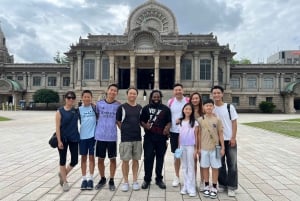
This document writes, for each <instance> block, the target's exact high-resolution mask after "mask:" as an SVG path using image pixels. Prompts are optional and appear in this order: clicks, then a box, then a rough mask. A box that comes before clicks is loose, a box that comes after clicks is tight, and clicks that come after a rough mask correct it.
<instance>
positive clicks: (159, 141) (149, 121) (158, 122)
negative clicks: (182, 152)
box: [140, 90, 171, 189]
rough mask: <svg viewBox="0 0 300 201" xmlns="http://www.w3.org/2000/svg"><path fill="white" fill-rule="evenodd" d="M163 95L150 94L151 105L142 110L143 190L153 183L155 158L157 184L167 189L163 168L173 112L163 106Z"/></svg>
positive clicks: (159, 92)
mask: <svg viewBox="0 0 300 201" xmlns="http://www.w3.org/2000/svg"><path fill="white" fill-rule="evenodd" d="M161 98H162V93H161V91H158V90H153V91H152V92H151V94H150V98H149V104H148V105H146V106H145V107H144V108H143V109H142V113H141V116H140V120H141V125H142V126H143V128H144V130H145V136H144V145H143V146H144V170H145V176H144V182H143V184H142V188H143V189H147V188H148V187H149V185H150V182H151V177H152V169H153V163H154V157H155V158H156V167H155V173H156V178H155V180H156V184H157V185H158V186H159V187H160V188H161V189H165V188H166V185H165V183H164V182H163V176H162V168H163V164H164V156H165V153H166V150H167V142H166V141H167V140H168V135H169V130H170V127H171V111H170V109H169V108H168V107H167V106H166V105H163V104H162V100H161Z"/></svg>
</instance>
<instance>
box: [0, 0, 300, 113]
mask: <svg viewBox="0 0 300 201" xmlns="http://www.w3.org/2000/svg"><path fill="white" fill-rule="evenodd" d="M2 38H4V35H3V34H2ZM4 45H5V43H4ZM0 47H1V46H0ZM5 52H7V51H5ZM234 54H235V53H234V52H232V51H231V50H230V49H229V45H220V44H219V42H218V40H217V37H216V36H215V35H213V34H212V33H209V34H201V35H200V34H197V35H195V34H188V35H181V34H179V32H178V27H177V22H176V17H175V16H174V14H173V12H172V11H171V10H170V9H169V8H168V7H166V6H164V5H162V4H160V3H159V2H157V1H155V0H147V1H145V3H144V4H142V5H140V6H138V7H137V8H135V9H134V10H133V11H132V12H131V13H130V15H129V17H128V21H127V27H126V30H125V32H124V34H122V35H110V34H108V35H91V34H89V35H88V36H87V38H79V41H78V43H77V44H75V45H72V46H71V47H70V50H69V51H68V52H67V53H66V55H67V56H68V59H69V61H70V63H69V66H65V65H58V64H14V63H13V62H9V61H7V60H6V61H2V63H1V61H0V73H1V80H0V102H3V101H4V102H5V101H10V99H9V98H8V97H9V96H10V97H11V96H12V97H16V100H18V98H22V99H25V100H26V101H27V102H30V101H31V100H32V98H31V97H32V94H33V93H34V91H35V90H36V89H38V88H41V87H43V88H52V89H55V90H57V91H58V92H59V93H60V94H61V95H62V94H63V92H65V91H66V90H75V91H76V93H77V94H78V95H80V92H81V91H82V90H84V89H90V90H92V91H93V93H94V97H95V99H99V98H101V97H102V96H103V94H104V92H105V90H106V88H107V86H108V85H109V84H110V83H117V84H118V85H119V87H120V93H119V94H120V95H119V99H120V100H124V99H125V96H124V95H125V91H126V90H125V89H127V88H128V87H129V86H136V87H137V88H138V89H142V90H144V89H145V90H146V91H147V92H150V90H151V89H160V90H162V91H163V94H164V97H165V98H164V100H165V101H166V100H167V99H168V98H169V97H171V96H172V91H171V89H172V86H173V84H174V83H182V84H183V85H184V86H185V92H186V94H187V95H188V94H190V93H191V92H194V91H199V92H200V93H201V94H202V95H203V98H208V97H209V96H210V88H211V87H212V86H213V85H222V86H223V87H224V88H225V89H226V94H225V101H226V102H232V103H234V104H235V105H236V107H237V109H238V110H239V111H258V105H259V103H260V102H261V101H272V102H274V103H275V104H276V106H277V110H278V111H281V112H293V110H294V105H296V106H297V105H298V106H299V107H300V104H299V103H300V101H299V100H298V99H300V97H299V95H298V93H299V89H298V88H299V87H298V82H299V78H300V76H299V73H300V66H299V65H296V64H294V65H278V64H276V65H275V64H273V65H272V64H251V65H235V66H231V65H230V61H231V59H232V57H233V56H234ZM6 58H11V56H9V55H8V52H7V55H6ZM38 77H39V78H38ZM11 82H16V83H19V84H20V87H19V88H20V89H18V90H19V91H18V90H15V89H12V86H13V84H12V83H11ZM1 83H6V85H5V86H4V84H2V85H1ZM8 85H9V86H10V88H9V87H8ZM1 86H2V87H1ZM8 88H9V89H8ZM289 90H291V91H289ZM12 92H13V93H15V94H16V95H11V94H12ZM3 94H6V95H4V96H3ZM148 94H149V93H148ZM140 96H141V97H139V101H141V103H143V102H142V101H143V99H142V95H140ZM17 97H18V98H17ZM7 99H8V100H7ZM299 109H300V108H299Z"/></svg>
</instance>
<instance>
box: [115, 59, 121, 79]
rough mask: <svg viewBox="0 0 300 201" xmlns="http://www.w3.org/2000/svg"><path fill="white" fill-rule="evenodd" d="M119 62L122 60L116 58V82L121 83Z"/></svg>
mask: <svg viewBox="0 0 300 201" xmlns="http://www.w3.org/2000/svg"><path fill="white" fill-rule="evenodd" d="M119 64H120V61H119V59H116V61H115V69H114V71H115V83H116V84H119Z"/></svg>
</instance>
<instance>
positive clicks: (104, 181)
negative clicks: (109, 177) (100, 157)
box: [95, 177, 106, 190]
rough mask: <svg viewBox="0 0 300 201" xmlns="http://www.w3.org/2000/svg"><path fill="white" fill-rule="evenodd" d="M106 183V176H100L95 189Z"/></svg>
mask: <svg viewBox="0 0 300 201" xmlns="http://www.w3.org/2000/svg"><path fill="white" fill-rule="evenodd" d="M105 184H106V178H105V177H102V178H101V180H100V181H99V183H98V184H97V185H96V187H95V189H96V190H99V189H101V188H103V186H105Z"/></svg>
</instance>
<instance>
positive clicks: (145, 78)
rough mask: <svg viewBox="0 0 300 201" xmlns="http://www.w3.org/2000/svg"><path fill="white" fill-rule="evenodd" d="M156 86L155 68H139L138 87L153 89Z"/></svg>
mask: <svg viewBox="0 0 300 201" xmlns="http://www.w3.org/2000/svg"><path fill="white" fill-rule="evenodd" d="M153 87H154V69H153V68H150V69H140V68H139V69H137V88H138V89H153Z"/></svg>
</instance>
